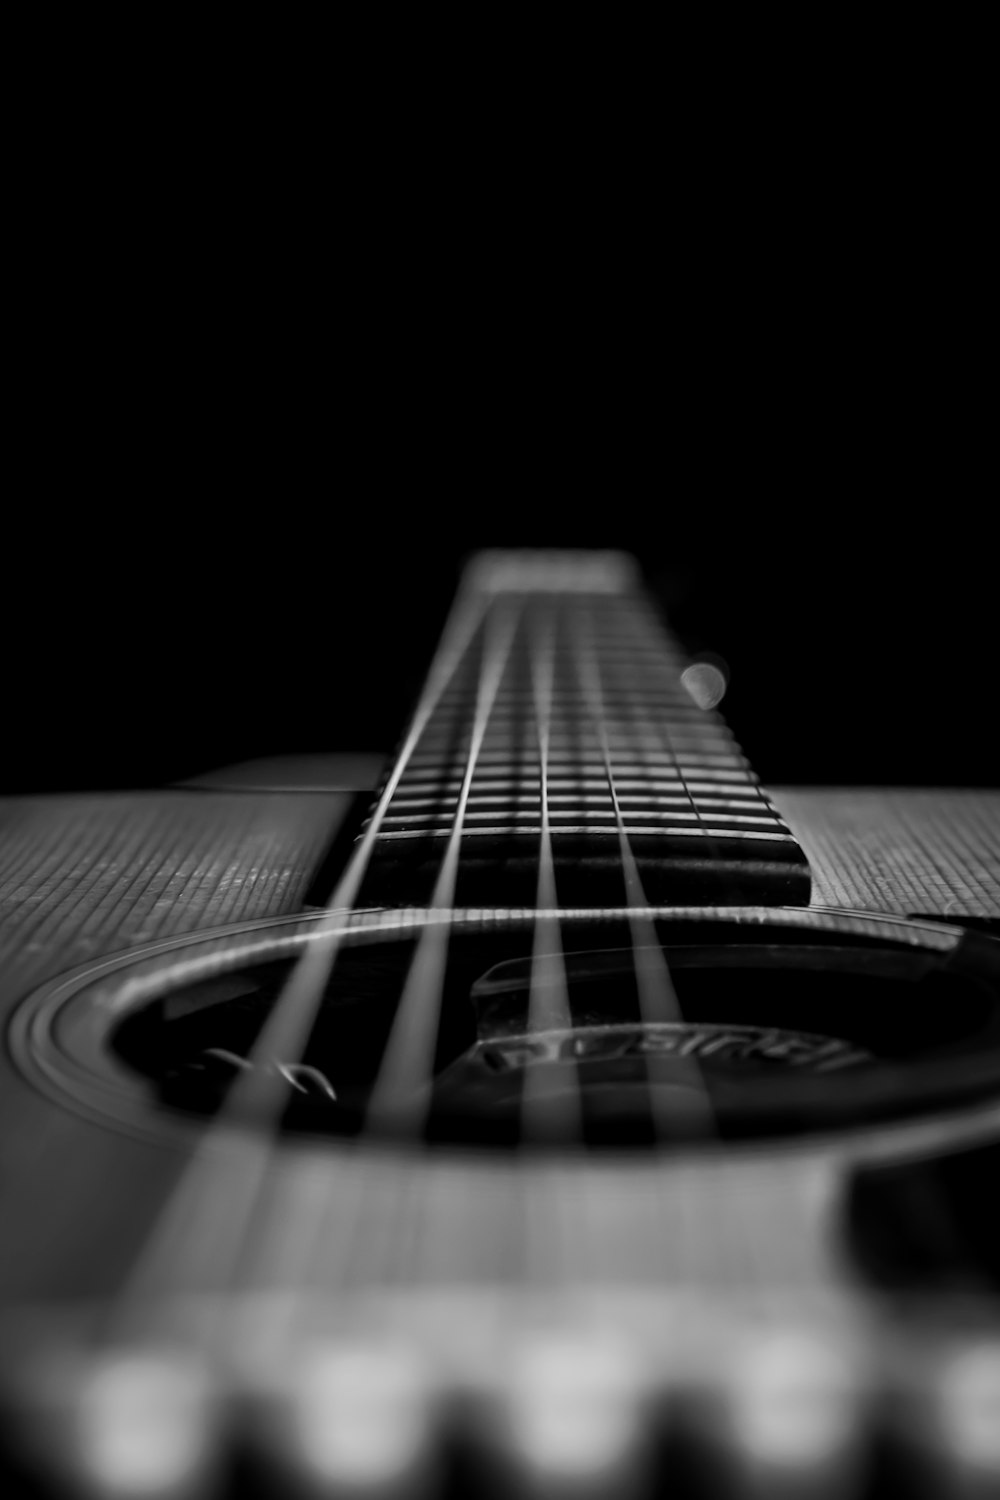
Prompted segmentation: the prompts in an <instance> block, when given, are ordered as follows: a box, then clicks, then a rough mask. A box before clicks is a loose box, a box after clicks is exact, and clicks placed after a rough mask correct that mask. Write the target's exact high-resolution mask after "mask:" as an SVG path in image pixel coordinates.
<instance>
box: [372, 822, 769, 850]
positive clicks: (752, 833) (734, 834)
mask: <svg viewBox="0 0 1000 1500" xmlns="http://www.w3.org/2000/svg"><path fill="white" fill-rule="evenodd" d="M541 831H542V829H541V824H533V825H531V826H529V827H525V828H518V829H517V830H516V836H517V837H518V838H521V837H526V836H531V837H537V836H538V835H539V834H541ZM559 832H560V834H563V835H566V834H586V835H590V834H594V835H607V836H608V837H611V836H612V835H613V836H615V837H617V834H618V825H617V823H612V822H608V823H603V824H587V823H581V824H579V825H573V826H570V827H566V828H561V829H560V830H559ZM450 833H451V829H450V828H428V829H424V828H421V829H416V828H414V829H399V830H393V831H391V832H388V833H382V834H379V838H381V839H430V838H434V839H436V838H447V837H448V836H449V834H450ZM629 833H630V834H635V835H637V836H642V835H650V836H652V837H654V838H660V837H661V836H663V837H670V838H689V837H690V838H699V839H704V840H706V841H708V842H710V843H712V844H713V845H714V844H715V843H716V842H718V843H719V844H721V843H722V842H728V841H729V840H730V839H749V840H752V841H753V842H754V843H756V842H758V841H763V842H765V843H768V844H772V843H778V844H787V845H791V846H794V847H795V848H798V842H797V840H796V839H795V837H794V835H793V834H791V833H785V832H783V831H781V832H770V831H767V832H765V831H763V830H762V831H759V832H758V831H757V830H756V829H753V830H749V829H738V828H734V829H731V830H730V829H727V830H726V831H725V832H724V833H722V832H719V833H718V834H717V833H716V832H714V831H710V830H709V829H706V828H700V827H681V826H673V825H667V826H661V827H653V826H645V825H643V826H637V827H634V828H633V827H630V828H629ZM510 834H511V830H510V829H509V828H506V827H504V826H503V825H502V824H497V825H495V826H491V827H488V828H469V829H467V830H465V831H464V832H463V835H462V837H463V838H477V837H484V836H489V837H490V838H497V839H507V838H508V837H510ZM553 842H554V843H558V841H557V840H556V837H555V834H554V833H553ZM557 853H558V849H557Z"/></svg>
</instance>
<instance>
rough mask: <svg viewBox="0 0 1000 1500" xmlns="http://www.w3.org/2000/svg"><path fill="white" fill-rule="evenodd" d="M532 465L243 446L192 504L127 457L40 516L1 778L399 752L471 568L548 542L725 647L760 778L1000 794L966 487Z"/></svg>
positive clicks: (59, 779)
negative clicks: (628, 564) (622, 571)
mask: <svg viewBox="0 0 1000 1500" xmlns="http://www.w3.org/2000/svg"><path fill="white" fill-rule="evenodd" d="M578 440H579V441H580V442H581V443H585V441H586V439H585V436H584V434H583V433H582V432H581V433H580V434H579V437H578ZM449 441H450V434H448V433H447V432H446V431H441V432H440V433H439V434H438V435H437V436H436V437H435V439H434V443H435V444H436V443H437V442H440V444H441V445H442V447H447V445H448V443H449ZM485 441H486V440H485V439H484V443H485ZM569 441H570V438H569V437H567V442H569ZM774 441H775V443H777V442H778V441H779V438H778V435H777V434H776V435H775V437H774ZM428 446H433V445H432V444H429V445H428ZM91 457H92V460H93V461H95V462H96V460H95V459H93V455H92V456H91ZM313 457H315V455H313ZM529 458H530V454H526V455H525V456H524V459H523V462H522V463H521V464H518V465H517V466H516V472H511V471H510V470H504V471H503V472H501V473H497V472H495V471H494V472H489V471H490V470H492V469H493V468H494V465H493V464H492V463H490V462H487V460H486V458H485V456H480V453H479V450H478V448H477V445H476V444H475V443H473V444H472V445H471V447H470V448H469V449H467V450H466V454H465V455H464V457H463V461H462V462H461V463H460V464H459V463H455V464H454V465H453V466H452V470H451V472H450V473H447V475H446V474H445V473H444V472H443V469H442V465H441V462H440V455H439V454H437V453H434V452H428V451H427V449H426V448H425V450H424V451H423V452H420V451H418V450H417V449H416V448H414V449H413V451H412V455H411V457H410V459H409V461H408V462H407V463H405V464H397V465H393V466H392V470H391V472H387V473H386V474H385V475H384V476H379V475H377V474H376V475H374V476H373V475H372V474H371V473H369V474H366V475H365V476H364V479H363V480H362V479H359V477H358V474H357V470H356V469H354V470H353V471H352V472H349V473H345V472H343V471H342V469H341V467H340V463H339V458H338V454H337V452H336V451H335V449H334V447H333V445H331V450H330V453H329V459H328V464H327V463H326V462H324V464H323V465H322V466H321V467H320V466H318V467H317V468H316V469H315V470H313V471H312V473H311V474H310V475H309V476H308V478H307V476H305V475H303V476H301V479H300V476H298V475H297V474H296V470H295V464H294V461H291V462H287V463H286V462H285V461H281V462H277V463H275V464H274V466H273V467H271V468H265V469H263V470H261V469H257V470H256V472H254V473H253V474H252V475H251V472H250V470H251V468H252V465H251V464H250V463H249V462H247V461H246V460H245V459H244V460H241V461H239V462H238V463H236V464H235V465H234V466H233V469H232V473H231V475H230V476H221V475H220V477H219V481H218V487H216V486H215V485H213V486H211V488H210V492H209V493H205V492H204V490H201V491H200V492H199V491H198V490H197V489H196V490H195V493H194V494H192V495H186V494H185V493H184V489H185V487H186V484H187V478H186V476H185V475H184V474H180V475H176V476H174V477H173V478H172V480H171V482H170V483H169V484H162V483H153V482H152V481H151V478H150V475H149V472H148V471H149V461H148V459H147V458H146V457H145V456H144V454H140V456H139V458H138V459H137V463H136V470H135V479H134V488H132V487H131V486H130V487H129V493H128V494H122V493H121V491H124V489H125V486H124V484H123V483H122V482H121V481H119V485H120V491H119V497H118V498H119V504H117V505H116V506H115V507H114V509H113V511H112V512H111V513H109V514H106V515H101V514H95V513H94V512H93V511H92V510H91V509H90V507H89V505H88V507H87V508H86V509H85V512H84V513H83V514H78V515H76V516H73V517H64V518H62V519H61V521H60V522H59V523H58V525H57V524H56V523H55V521H54V520H53V521H52V522H51V523H46V522H45V521H44V520H43V519H41V518H38V517H35V518H33V521H32V525H31V527H30V528H29V530H30V541H29V542H28V543H27V544H26V545H25V546H24V548H23V550H22V554H21V558H20V562H19V567H21V568H22V569H23V572H22V576H21V578H20V579H19V580H18V582H19V585H20V589H19V598H20V601H21V602H20V606H19V609H18V610H17V611H16V612H15V613H14V614H13V618H12V621H11V626H10V631H11V632H12V633H11V634H10V635H9V640H10V642H11V649H10V651H9V656H8V670H7V689H6V694H5V698H6V703H7V707H8V710H9V716H8V720H7V722H8V729H7V731H6V735H5V745H4V748H5V752H6V771H5V781H6V786H7V789H9V790H12V791H27V790H32V789H66V790H68V789H75V788H86V787H117V786H137V785H157V784H163V783H166V782H169V781H171V780H175V779H179V778H182V777H184V776H187V775H191V774H194V773H196V772H197V771H198V770H199V769H205V768H208V767H210V766H213V765H218V764H224V763H226V762H229V761H235V760H240V759H244V758H249V757H252V756H254V755H264V754H272V753H280V752H288V751H292V752H294V751H308V750H326V749H331V750H337V749H348V750H352V749H372V750H387V749H389V748H391V746H392V744H393V741H394V739H395V737H396V735H397V734H398V733H399V730H400V728H401V725H402V722H403V718H404V715H405V712H406V709H407V706H408V704H409V703H410V702H411V701H412V698H413V696H414V694H415V693H416V691H417V690H418V688H419V684H420V680H421V675H422V672H423V669H424V667H425V665H426V661H427V658H428V655H429V653H430V651H431V650H432V648H433V645H434V641H435V639H436V636H437V632H438V630H439V628H440V625H441V622H442V619H443V614H444V610H445V608H446V605H447V603H448V601H449V598H450V595H451V592H452V590H453V588H454V584H455V580H456V577H457V573H458V569H459V567H460V564H461V561H462V559H463V557H464V556H466V555H467V554H468V553H469V552H471V551H472V550H474V549H475V548H476V547H477V546H481V545H498V546H504V545H520V546H523V545H535V544H540V545H549V546H552V545H563V546H593V545H611V546H623V547H625V548H627V549H628V550H630V551H633V552H634V553H635V554H636V555H637V556H638V557H639V559H640V561H641V563H642V565H643V569H644V571H645V573H646V576H647V580H648V582H649V585H650V587H651V588H652V590H653V592H654V595H655V596H656V597H657V598H658V599H659V600H660V601H661V603H662V604H663V605H664V606H665V607H666V609H667V611H668V614H669V616H670V617H671V619H672V620H673V622H674V624H675V626H676V628H677V629H678V630H679V632H680V634H681V636H682V639H683V640H684V641H685V643H686V644H687V645H688V646H689V648H691V649H692V650H694V651H698V650H710V651H713V652H716V653H718V654H719V655H721V656H722V657H724V658H725V660H726V662H727V663H728V665H729V668H730V670H731V674H732V676H731V686H730V691H729V694H728V696H727V699H726V703H725V705H724V709H725V712H726V714H727V717H728V718H729V720H730V722H731V724H732V726H733V727H734V729H735V731H736V733H737V736H738V737H739V738H740V740H741V741H742V743H743V744H744V747H745V749H746V750H747V752H748V753H749V755H750V756H751V759H752V761H753V763H754V764H755V766H756V768H757V769H758V771H759V773H760V774H761V776H762V777H763V778H764V779H765V781H768V782H770V783H772V784H775V785H778V784H782V783H794V782H818V783H823V782H826V783H834V784H835V783H849V782H855V783H871V784H889V785H891V784H904V783H909V784H938V785H949V784H950V785H977V784H978V785H993V784H995V781H996V768H997V763H998V757H997V752H996V733H995V727H994V716H995V713H996V686H995V681H996V661H995V649H996V635H995V625H994V618H993V607H992V593H993V587H994V585H993V560H992V555H991V554H992V545H993V544H992V540H991V538H990V536H989V535H988V531H987V527H986V525H985V521H984V520H983V519H980V520H978V521H977V519H976V514H975V509H974V507H973V506H971V505H970V504H969V503H968V501H967V500H960V499H958V498H956V497H953V498H952V499H951V500H950V501H949V500H948V499H947V495H948V493H949V489H948V483H949V475H947V474H946V473H944V472H943V468H942V471H941V472H940V473H939V476H938V478H939V482H940V486H941V488H940V489H939V488H938V485H937V484H934V485H931V484H928V483H926V476H924V478H925V485H924V487H923V490H922V495H923V500H922V504H923V505H925V506H926V507H927V509H926V510H925V511H924V513H923V515H922V516H918V514H917V505H916V502H915V501H914V500H913V499H912V497H911V496H910V495H909V494H908V491H909V487H910V486H909V482H908V481H912V480H913V478H914V468H915V464H914V463H913V462H912V460H911V461H910V462H909V463H908V464H907V465H906V466H905V469H903V470H901V472H900V474H899V476H898V478H897V479H894V480H893V481H892V484H891V488H892V491H893V498H887V497H886V496H885V495H884V494H879V495H878V496H877V497H874V496H873V497H871V498H870V500H869V502H868V503H867V504H866V503H865V498H866V497H865V496H861V497H854V499H853V500H851V499H850V498H849V497H847V498H845V496H844V494H843V492H842V489H841V485H842V484H846V483H847V482H848V481H847V477H846V476H841V477H840V478H838V479H837V480H836V481H835V482H831V481H829V480H827V482H825V483H824V482H823V477H822V476H821V475H820V474H819V473H818V470H819V468H820V462H819V459H818V458H817V457H815V456H814V455H812V454H811V453H810V452H808V451H806V452H801V451H800V452H799V454H798V455H797V462H796V464H795V466H794V473H791V474H788V473H786V474H785V475H784V478H783V483H782V484H781V486H780V492H778V493H777V494H776V492H775V478H774V474H775V469H774V464H773V459H772V465H771V470H770V474H769V476H768V479H767V481H765V480H764V478H763V477H762V475H761V473H760V469H761V466H762V465H763V463H764V462H765V456H764V455H762V454H760V453H759V452H758V453H757V454H753V453H751V452H747V453H746V454H745V455H741V459H740V462H739V463H731V464H727V465H726V466H725V467H724V470H723V471H722V472H720V473H718V475H713V474H712V473H711V472H710V471H711V461H710V459H706V461H705V466H704V467H703V468H702V471H701V472H700V473H699V474H698V475H697V476H696V477H693V476H692V472H691V468H690V465H689V464H686V465H685V466H684V467H683V468H682V469H681V470H680V472H678V465H677V462H676V458H677V455H676V452H675V453H674V454H673V455H671V454H670V453H668V452H666V451H665V452H664V453H663V455H662V460H661V461H660V462H658V463H656V464H650V465H649V467H647V468H644V471H643V472H642V473H641V474H640V473H636V472H633V471H632V470H631V469H630V465H629V462H628V458H627V456H622V455H621V454H620V452H619V451H617V450H616V451H614V452H612V453H611V454H610V455H609V454H607V453H605V454H603V455H602V461H601V462H598V461H597V459H596V457H595V459H594V462H593V463H592V464H591V465H590V466H589V467H588V465H587V464H585V463H583V462H581V460H580V455H576V457H575V459H574V462H573V463H572V464H571V465H568V466H567V467H566V469H565V472H560V469H559V466H557V465H554V464H552V463H551V461H550V462H549V464H548V466H547V472H546V474H545V476H544V479H542V480H540V479H539V478H538V477H537V476H531V475H529V474H527V473H526V472H525V467H524V466H525V465H526V464H527V462H528V460H529ZM192 459H193V456H192ZM647 460H648V455H647ZM375 467H376V468H377V464H376V465H375ZM706 469H707V470H708V471H709V472H708V473H706ZM175 486H176V488H175ZM866 488H868V486H866ZM878 488H879V489H880V490H881V486H878ZM736 491H741V492H742V493H739V494H736V493H735V492H736ZM25 573H26V574H29V575H30V577H29V578H28V579H26V578H25V576H24V574H25Z"/></svg>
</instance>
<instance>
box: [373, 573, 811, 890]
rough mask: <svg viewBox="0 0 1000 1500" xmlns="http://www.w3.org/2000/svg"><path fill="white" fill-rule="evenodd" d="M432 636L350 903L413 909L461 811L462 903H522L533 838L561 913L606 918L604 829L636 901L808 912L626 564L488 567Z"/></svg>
mask: <svg viewBox="0 0 1000 1500" xmlns="http://www.w3.org/2000/svg"><path fill="white" fill-rule="evenodd" d="M450 627H451V628H450V632H449V634H450V637H451V639H452V640H453V641H454V640H456V639H457V640H458V641H459V642H460V646H459V647H458V648H455V647H449V646H448V645H447V642H448V639H449V635H446V638H445V642H446V644H445V645H444V646H443V647H442V652H441V653H439V657H438V659H437V660H436V662H435V664H434V668H433V669H432V672H431V677H430V679H429V685H428V693H429V694H430V695H431V696H430V697H428V695H427V694H425V699H424V700H423V714H422V718H423V721H424V722H423V723H422V727H421V731H420V733H419V734H417V735H416V736H415V737H413V736H411V739H410V741H409V742H408V743H406V744H404V750H403V753H402V756H401V759H400V761H399V762H398V763H397V765H396V767H395V775H396V777H397V778H398V779H397V780H396V784H395V786H394V790H393V793H392V796H391V798H390V799H389V800H388V803H387V805H386V806H385V808H384V809H383V816H382V817H381V820H380V822H379V828H378V837H377V839H376V841H375V847H374V854H373V859H372V863H371V867H370V870H369V874H368V877H367V879H366V881H365V885H364V887H363V891H362V899H363V900H365V901H372V902H375V901H379V902H392V903H398V904H409V903H423V902H425V901H427V900H428V899H429V898H430V892H431V889H432V887H433V883H434V878H435V873H436V870H437V868H438V867H439V866H440V863H441V859H442V856H443V852H444V849H445V846H446V844H447V842H448V840H449V837H450V836H451V835H452V832H453V830H454V828H455V826H456V819H457V818H458V817H459V814H460V813H461V848H460V859H459V872H458V884H457V890H456V900H458V901H460V902H461V903H475V904H493V905H508V904H512V903H516V904H526V905H531V904H533V903H534V900H535V892H536V886H537V872H538V861H539V851H540V848H541V846H542V841H543V839H544V837H545V835H546V830H547V832H548V836H549V837H550V839H551V847H552V852H553V860H554V864H555V871H556V885H557V891H558V898H559V901H560V904H562V905H609V904H610V905H620V904H622V902H623V899H624V891H623V876H622V860H621V842H622V835H623V834H624V835H625V836H626V837H627V841H628V845H629V847H630V848H631V850H632V852H633V854H634V857H635V860H636V864H637V867H638V871H639V875H640V879H641V886H642V894H643V895H644V896H645V897H646V898H648V900H649V901H651V902H662V901H670V902H675V903H685V902H692V903H707V902H713V903H746V902H771V903H773V902H802V901H805V900H808V894H809V873H808V866H807V864H806V860H805V856H804V855H803V854H802V851H801V850H800V848H799V846H798V844H797V843H796V841H795V839H794V837H793V836H792V834H791V833H790V832H789V830H788V828H787V826H786V825H785V823H784V822H783V821H782V819H781V818H780V816H779V815H778V813H777V812H776V811H775V809H774V807H773V805H772V803H771V802H770V800H769V799H768V797H767V796H766V795H765V793H764V792H763V791H762V790H761V788H760V786H759V784H758V782H757V778H756V777H755V775H754V773H753V771H752V770H751V768H750V766H749V764H748V762H747V760H746V758H745V757H744V756H743V754H742V752H741V751H740V748H739V746H738V745H737V744H736V742H735V740H734V739H733V737H732V735H731V734H730V732H729V730H728V728H727V727H726V725H725V723H724V722H723V720H722V718H721V716H720V715H719V714H718V713H716V712H713V711H711V710H706V709H704V708H701V707H699V706H698V705H697V704H696V703H695V702H694V700H693V698H692V696H691V694H690V693H689V692H688V690H687V689H686V687H685V686H684V683H683V681H682V675H681V674H682V672H683V671H684V668H685V667H686V665H687V662H686V660H685V658H684V656H683V653H682V652H681V650H680V647H679V646H678V644H677V642H676V641H675V640H674V639H673V637H672V636H671V635H670V634H669V633H668V632H667V631H666V630H665V629H664V627H663V625H662V623H661V622H660V620H659V619H658V617H657V616H656V614H655V613H654V611H653V610H652V609H651V607H650V606H649V605H648V603H647V602H646V601H645V599H644V598H643V597H642V595H641V593H640V592H639V590H638V588H637V587H636V584H635V581H634V579H633V577H632V575H631V573H630V571H629V570H628V568H627V565H626V560H624V559H621V558H619V557H618V556H617V555H616V554H610V555H609V554H591V555H587V554H581V555H579V556H577V557H574V555H573V554H565V555H559V554H557V555H555V556H554V557H551V558H548V559H547V558H545V557H542V558H541V559H539V558H538V557H537V556H533V557H532V558H531V559H530V560H521V559H519V557H518V555H517V554H496V555H492V554H488V555H486V556H485V557H484V558H483V559H482V560H480V561H479V562H478V563H477V564H474V565H473V567H472V569H470V572H469V574H467V577H466V581H465V586H464V588H463V590H462V592H461V593H460V596H459V599H458V602H457V603H456V606H455V610H454V612H453V616H452V620H451V622H450ZM449 650H451V652H452V654H451V656H449ZM491 674H492V675H491ZM487 683H489V684H491V688H490V691H489V692H488V693H487V692H486V690H485V687H484V684H487ZM477 711H478V715H479V730H481V733H480V732H479V731H477ZM420 719H421V710H420V709H418V721H419V720H420ZM470 757H472V758H473V759H472V765H471V776H470ZM466 781H468V787H467V795H466V797H465V798H464V799H463V795H462V793H463V786H464V785H465V783H466ZM543 797H544V806H545V809H546V812H547V818H545V819H543ZM463 800H464V806H463Z"/></svg>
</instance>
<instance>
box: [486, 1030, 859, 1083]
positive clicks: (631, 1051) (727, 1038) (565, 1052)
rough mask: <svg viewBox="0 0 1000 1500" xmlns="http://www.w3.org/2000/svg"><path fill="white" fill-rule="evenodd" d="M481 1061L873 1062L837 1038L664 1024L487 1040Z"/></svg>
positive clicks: (764, 1065) (817, 1065)
mask: <svg viewBox="0 0 1000 1500" xmlns="http://www.w3.org/2000/svg"><path fill="white" fill-rule="evenodd" d="M480 1055H481V1060H482V1061H483V1062H484V1063H485V1064H486V1066H487V1067H488V1068H490V1069H492V1070H493V1071H494V1072H513V1071H518V1070H520V1069H522V1068H527V1067H532V1066H535V1065H538V1064H543V1065H544V1064H548V1065H552V1064H559V1063H602V1062H606V1063H612V1062H617V1061H619V1060H622V1059H625V1058H630V1057H635V1058H638V1057H645V1058H650V1059H652V1058H661V1057H662V1058H678V1059H681V1058H690V1059H692V1060H697V1061H698V1062H699V1063H703V1062H704V1063H709V1064H715V1065H733V1064H735V1065H737V1066H740V1067H741V1068H742V1067H746V1068H749V1069H754V1070H760V1071H772V1070H775V1069H777V1070H782V1071H783V1070H785V1069H799V1070H803V1071H808V1072H812V1073H833V1072H837V1071H840V1070H841V1069H844V1068H851V1067H857V1066H859V1065H862V1064H865V1063H871V1062H873V1061H874V1059H873V1057H872V1055H871V1053H869V1052H866V1051H865V1050H864V1049H863V1048H860V1047H856V1046H854V1045H853V1044H852V1043H850V1042H846V1041H843V1040H842V1039H841V1038H839V1037H829V1036H818V1035H816V1034H815V1033H813V1032H808V1031H789V1030H786V1029H784V1028H778V1027H773V1026H725V1025H713V1024H708V1023H699V1022H686V1021H666V1022H657V1023H653V1024H642V1025H634V1026H585V1027H577V1028H574V1029H573V1030H571V1031H547V1032H540V1033H537V1034H535V1035H533V1036H514V1037H507V1038H504V1039H502V1040H500V1039H497V1040H491V1041H489V1042H486V1043H484V1044H483V1045H482V1048H481V1054H480Z"/></svg>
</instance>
